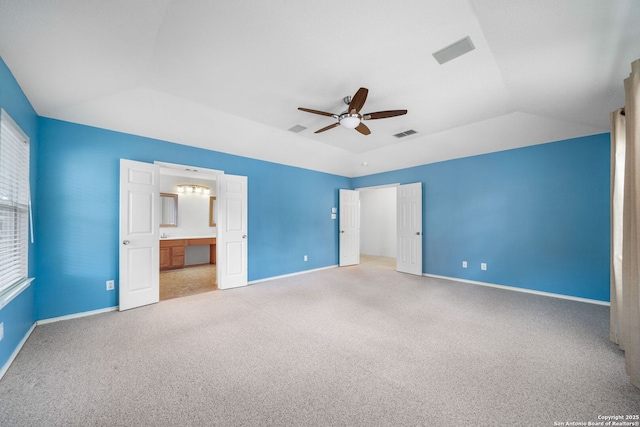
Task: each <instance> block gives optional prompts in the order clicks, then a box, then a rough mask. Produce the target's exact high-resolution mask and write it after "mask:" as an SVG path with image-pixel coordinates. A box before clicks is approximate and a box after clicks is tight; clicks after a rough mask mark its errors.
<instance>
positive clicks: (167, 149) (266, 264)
mask: <svg viewBox="0 0 640 427" xmlns="http://www.w3.org/2000/svg"><path fill="white" fill-rule="evenodd" d="M39 135H40V148H39V149H40V165H39V170H38V173H39V181H38V194H39V195H40V196H39V204H38V212H37V218H38V223H39V224H38V225H39V226H38V231H37V233H36V234H37V237H38V245H37V252H36V256H37V259H38V261H39V262H38V269H37V271H36V276H37V277H38V278H39V280H38V281H37V284H36V317H37V318H38V319H46V318H51V317H57V316H62V315H67V314H72V313H78V312H83V311H90V310H97V309H101V308H106V307H112V306H115V305H117V292H113V291H106V290H105V280H109V279H116V283H117V279H118V228H119V224H118V218H119V162H120V160H119V159H120V158H126V159H130V160H137V161H142V162H149V163H152V162H153V161H154V160H158V161H165V162H171V163H178V164H184V165H192V166H198V167H204V168H210V169H219V170H224V171H225V173H229V174H233V175H244V176H247V177H248V183H249V205H248V208H249V246H248V252H249V280H250V281H252V280H258V279H262V278H267V277H273V276H278V275H283V274H289V273H294V272H298V271H303V270H308V269H313V268H320V267H326V266H330V265H336V264H338V237H337V236H338V232H337V230H338V228H337V227H338V224H337V221H335V220H332V219H331V208H332V207H334V206H338V189H339V188H348V187H349V186H350V180H349V179H348V178H345V177H340V176H336V175H330V174H326V173H320V172H314V171H310V170H305V169H300V168H295V167H290V166H284V165H279V164H275V163H269V162H264V161H259V160H252V159H248V158H244V157H238V156H232V155H228V154H223V153H219V152H215V151H209V150H203V149H199V148H194V147H188V146H184V145H179V144H173V143H169V142H165V141H159V140H153V139H149V138H143V137H138V136H133V135H128V134H123V133H118V132H112V131H107V130H103V129H97V128H93V127H88V126H82V125H78V124H73V123H68V122H62V121H58V120H52V119H46V118H41V119H40V126H39ZM305 254H306V255H308V256H309V261H308V262H304V261H303V256H304V255H305Z"/></svg>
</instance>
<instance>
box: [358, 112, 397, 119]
mask: <svg viewBox="0 0 640 427" xmlns="http://www.w3.org/2000/svg"><path fill="white" fill-rule="evenodd" d="M403 114H407V110H389V111H378V112H375V113H367V114H363V115H362V119H363V120H375V119H386V118H387V117H396V116H402V115H403Z"/></svg>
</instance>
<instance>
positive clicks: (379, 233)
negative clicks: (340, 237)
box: [360, 186, 397, 260]
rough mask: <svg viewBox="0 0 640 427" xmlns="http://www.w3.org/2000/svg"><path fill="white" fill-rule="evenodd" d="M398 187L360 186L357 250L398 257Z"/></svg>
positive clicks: (369, 254)
mask: <svg viewBox="0 0 640 427" xmlns="http://www.w3.org/2000/svg"><path fill="white" fill-rule="evenodd" d="M396 198H397V187H396V186H393V187H382V188H380V187H378V188H370V189H367V188H364V189H360V230H361V232H360V254H361V255H368V256H379V257H385V258H393V259H394V260H395V259H396V257H397V226H396V224H397V203H396Z"/></svg>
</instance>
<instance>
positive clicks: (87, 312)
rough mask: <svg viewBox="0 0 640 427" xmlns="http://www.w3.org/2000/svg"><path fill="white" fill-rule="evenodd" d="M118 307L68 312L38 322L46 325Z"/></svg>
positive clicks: (105, 311) (114, 309)
mask: <svg viewBox="0 0 640 427" xmlns="http://www.w3.org/2000/svg"><path fill="white" fill-rule="evenodd" d="M117 309H118V307H117V306H115V307H107V308H101V309H100V310H91V311H83V312H81V313H74V314H68V315H66V316H59V317H50V318H49V319H42V320H38V321H37V322H36V324H37V325H46V324H47V323H54V322H60V321H62V320H69V319H78V318H80V317H86V316H93V315H94V314H100V313H108V312H110V311H116V310H117Z"/></svg>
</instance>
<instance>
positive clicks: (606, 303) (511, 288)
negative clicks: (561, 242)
mask: <svg viewBox="0 0 640 427" xmlns="http://www.w3.org/2000/svg"><path fill="white" fill-rule="evenodd" d="M423 276H426V277H433V278H434V279H445V280H453V281H455V282H463V283H470V284H472V285H480V286H488V287H490V288H498V289H505V290H507V291H515V292H523V293H525V294H534V295H542V296H545V297H552V298H560V299H568V300H571V301H579V302H586V303H588V304H597V305H606V306H610V305H611V303H609V302H608V301H600V300H597V299H589V298H580V297H574V296H571V295H562V294H554V293H552V292H543V291H535V290H533V289H525V288H516V287H513V286H504V285H495V284H493V283H486V282H478V281H475V280H466V279H458V278H456V277H448V276H438V275H435V274H423Z"/></svg>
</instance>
